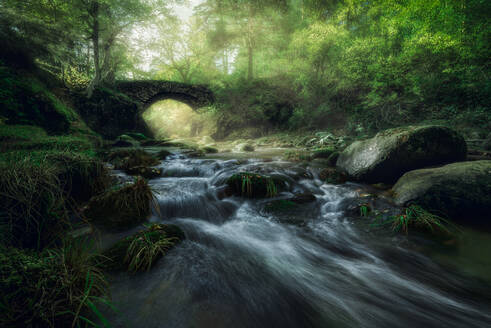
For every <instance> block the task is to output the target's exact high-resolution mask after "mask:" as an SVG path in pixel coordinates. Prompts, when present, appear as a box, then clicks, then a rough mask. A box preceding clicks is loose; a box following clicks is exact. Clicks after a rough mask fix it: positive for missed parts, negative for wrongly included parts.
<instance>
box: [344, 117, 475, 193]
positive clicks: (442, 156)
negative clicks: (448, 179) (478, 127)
mask: <svg viewBox="0 0 491 328" xmlns="http://www.w3.org/2000/svg"><path fill="white" fill-rule="evenodd" d="M466 154H467V146H466V143H465V140H464V138H463V137H462V136H460V135H459V134H458V133H457V132H455V131H453V130H451V129H449V128H447V127H442V126H410V127H403V128H397V129H391V130H386V131H382V132H380V133H378V134H377V135H376V136H375V137H374V138H371V139H368V140H364V141H357V142H354V143H353V144H351V145H350V146H349V147H347V148H346V149H345V150H344V151H343V152H342V153H341V154H340V156H339V158H338V160H337V163H336V166H337V167H338V168H339V169H341V170H342V171H344V172H346V173H347V174H348V175H349V176H350V178H351V179H354V180H357V181H364V182H370V183H377V182H386V183H394V182H395V181H396V180H397V179H398V178H399V177H401V176H402V175H403V174H404V173H405V172H408V171H411V170H415V169H419V168H423V167H427V166H431V165H438V164H444V163H450V162H455V161H461V160H464V159H465V157H466Z"/></svg>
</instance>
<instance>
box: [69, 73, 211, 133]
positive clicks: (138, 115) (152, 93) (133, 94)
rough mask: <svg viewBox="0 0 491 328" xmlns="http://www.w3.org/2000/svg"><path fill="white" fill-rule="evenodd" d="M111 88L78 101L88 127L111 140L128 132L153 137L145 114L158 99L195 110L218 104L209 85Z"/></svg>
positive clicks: (159, 83)
mask: <svg viewBox="0 0 491 328" xmlns="http://www.w3.org/2000/svg"><path fill="white" fill-rule="evenodd" d="M111 89H112V90H113V91H111V90H110V89H104V88H101V89H96V90H94V94H93V96H92V98H90V99H87V98H86V97H85V96H83V97H78V98H77V99H76V101H75V102H76V107H77V109H78V111H79V112H80V114H81V116H82V117H83V119H84V121H85V122H86V123H87V125H88V126H89V127H90V128H91V129H93V130H94V131H96V132H98V133H99V134H101V135H102V136H103V137H105V138H108V139H114V138H115V137H117V136H119V135H121V134H124V133H126V132H143V133H145V134H147V135H151V131H150V130H149V129H148V127H147V125H146V123H145V121H144V120H143V117H142V114H143V112H144V111H145V110H146V109H147V108H148V107H149V106H150V105H152V104H153V103H155V102H157V101H159V100H164V99H174V100H178V101H181V102H183V103H185V104H187V105H189V106H190V107H191V108H193V109H195V110H196V109H199V108H200V107H204V106H207V105H211V104H213V103H214V101H215V99H214V96H213V93H212V91H211V90H210V89H208V88H207V87H206V86H203V85H191V84H185V83H179V82H171V81H155V80H147V81H117V82H116V83H115V85H113V86H112V87H111ZM114 91H117V92H114ZM121 94H123V95H125V96H126V97H122V96H120V95H121Z"/></svg>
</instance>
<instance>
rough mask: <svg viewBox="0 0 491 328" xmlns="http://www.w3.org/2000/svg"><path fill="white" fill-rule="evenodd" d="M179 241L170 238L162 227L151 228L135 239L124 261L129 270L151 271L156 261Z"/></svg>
mask: <svg viewBox="0 0 491 328" xmlns="http://www.w3.org/2000/svg"><path fill="white" fill-rule="evenodd" d="M178 241H179V239H178V238H176V237H168V236H167V234H166V233H165V230H163V229H161V228H160V225H158V224H154V225H151V226H149V227H148V229H147V230H146V231H143V232H141V233H139V234H138V235H137V236H136V237H135V238H133V240H132V241H131V243H130V245H129V247H128V250H127V253H126V256H125V259H124V261H125V263H127V264H128V270H129V271H130V272H138V271H143V270H146V271H148V270H150V269H151V268H152V265H153V264H154V263H155V261H156V260H158V259H159V258H160V257H162V256H164V255H165V254H166V253H167V252H168V251H169V250H170V249H171V248H172V247H173V246H174V245H175V244H176V242H178Z"/></svg>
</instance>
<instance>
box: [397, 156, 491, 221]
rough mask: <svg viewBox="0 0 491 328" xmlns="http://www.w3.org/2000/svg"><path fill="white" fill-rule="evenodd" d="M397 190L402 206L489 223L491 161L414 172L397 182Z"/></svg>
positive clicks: (454, 217) (398, 200)
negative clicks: (418, 207) (416, 207)
mask: <svg viewBox="0 0 491 328" xmlns="http://www.w3.org/2000/svg"><path fill="white" fill-rule="evenodd" d="M393 191H394V196H395V201H396V203H397V204H399V205H408V204H418V205H420V206H422V207H423V208H425V209H426V210H428V211H430V212H432V213H435V214H445V215H446V216H448V217H450V218H453V219H460V220H462V221H464V222H465V221H476V222H479V223H486V224H489V223H490V222H489V215H490V213H491V161H489V160H485V161H472V162H460V163H453V164H448V165H445V166H442V167H438V168H430V169H421V170H415V171H410V172H408V173H406V174H404V175H403V176H402V177H401V178H400V179H399V181H397V183H396V184H395V186H394V187H393ZM483 220H486V222H484V221H483Z"/></svg>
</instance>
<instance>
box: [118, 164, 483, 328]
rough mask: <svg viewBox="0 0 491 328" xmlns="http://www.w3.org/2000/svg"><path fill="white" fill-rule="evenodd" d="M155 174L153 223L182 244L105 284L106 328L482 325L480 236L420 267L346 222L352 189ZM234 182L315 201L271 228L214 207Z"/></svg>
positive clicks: (416, 258) (250, 207) (176, 168)
mask: <svg viewBox="0 0 491 328" xmlns="http://www.w3.org/2000/svg"><path fill="white" fill-rule="evenodd" d="M161 167H162V168H163V171H164V172H163V177H162V178H160V179H156V180H152V181H151V184H152V187H153V188H154V189H155V190H156V191H157V192H158V195H157V197H158V201H159V204H160V207H161V212H162V213H163V217H164V219H163V220H161V219H159V218H157V217H154V218H153V220H154V221H156V220H161V221H162V222H172V223H175V224H178V225H179V226H181V227H182V228H183V229H184V231H185V232H186V235H187V240H186V241H185V242H183V243H182V244H181V245H180V246H179V247H176V248H175V249H173V250H172V251H171V252H170V253H169V254H168V255H167V256H166V257H165V258H164V259H162V260H161V261H159V262H158V264H157V265H156V266H155V267H154V268H153V269H152V270H151V271H150V272H147V273H142V274H138V275H128V274H117V275H115V276H113V277H112V280H113V281H112V285H111V286H112V297H113V300H114V303H115V305H116V306H117V307H118V309H119V312H118V313H117V314H109V317H110V319H111V321H112V322H114V326H116V327H196V328H207V327H214V328H216V327H238V328H241V327H243V328H249V327H251V328H253V327H254V328H256V327H292V328H293V327H295V328H297V327H374V328H380V327H391V328H392V327H487V326H488V324H489V322H491V288H490V285H489V279H488V281H487V283H484V282H483V281H482V280H479V279H477V278H475V277H480V276H481V275H482V273H488V272H489V271H488V270H489V268H490V260H489V258H487V261H486V260H485V257H484V256H482V252H484V251H485V248H484V247H489V245H490V242H489V235H487V234H486V235H485V234H482V235H479V236H480V238H481V240H477V238H476V236H478V235H474V236H473V239H474V240H473V241H474V243H472V242H470V243H469V244H464V248H462V250H461V252H462V253H461V254H458V253H457V254H455V253H451V254H450V253H448V254H445V253H440V254H433V255H432V257H428V256H425V255H424V254H423V253H421V252H417V251H414V250H413V247H406V246H407V244H408V242H407V240H406V238H405V237H404V236H394V235H392V234H387V233H377V232H374V231H371V230H370V229H369V228H368V225H366V224H363V223H360V222H359V221H358V222H357V221H356V220H354V219H350V218H347V217H346V214H345V212H344V209H345V206H346V204H349V201H350V200H351V199H356V198H357V197H358V194H357V192H356V189H355V188H356V186H354V185H350V184H346V185H344V186H333V185H326V184H323V183H322V182H321V181H320V180H317V179H305V180H302V178H301V177H303V176H316V172H315V171H311V169H309V168H304V167H301V166H298V165H296V164H292V163H286V162H280V161H267V162H264V161H262V160H260V159H255V160H248V161H237V160H233V159H228V160H227V159H199V160H198V159H187V158H184V157H179V156H178V158H173V159H170V160H168V161H164V162H163V163H162V165H161ZM238 171H254V172H262V173H267V174H275V175H278V176H282V177H284V179H285V181H287V182H288V184H289V191H288V192H285V193H283V194H282V195H279V197H286V196H288V195H291V193H292V192H295V193H298V192H312V193H313V194H315V195H316V197H317V201H316V202H315V203H314V204H309V205H308V206H307V207H306V210H305V211H303V212H299V213H296V214H295V213H290V215H296V216H297V217H296V219H297V220H299V221H303V224H301V225H299V224H294V225H289V224H284V223H280V222H281V220H279V219H278V217H276V216H275V215H272V214H269V213H265V211H264V210H263V208H264V205H265V203H266V202H267V201H265V200H244V199H239V198H228V199H227V198H226V199H222V200H221V199H220V197H218V195H219V194H220V190H221V185H222V184H223V181H224V180H225V179H226V178H227V177H228V176H230V175H231V174H233V173H234V172H238ZM299 172H303V173H305V174H298V173H299ZM473 245H475V246H473ZM479 245H481V246H479ZM482 245H487V246H482ZM477 248H479V249H477ZM472 254H481V257H480V258H475V257H472ZM487 254H491V253H489V252H488V253H487ZM433 257H434V258H436V259H438V260H441V262H447V263H451V264H453V267H454V268H455V269H453V270H449V269H446V266H445V267H442V266H441V265H440V264H438V263H436V262H435V261H434V260H433ZM479 261H483V262H482V263H480V262H479ZM452 262H453V263H452ZM476 264H478V265H481V264H482V265H483V270H482V271H479V270H478V269H477V266H476ZM471 274H472V275H471ZM481 278H482V276H481Z"/></svg>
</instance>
